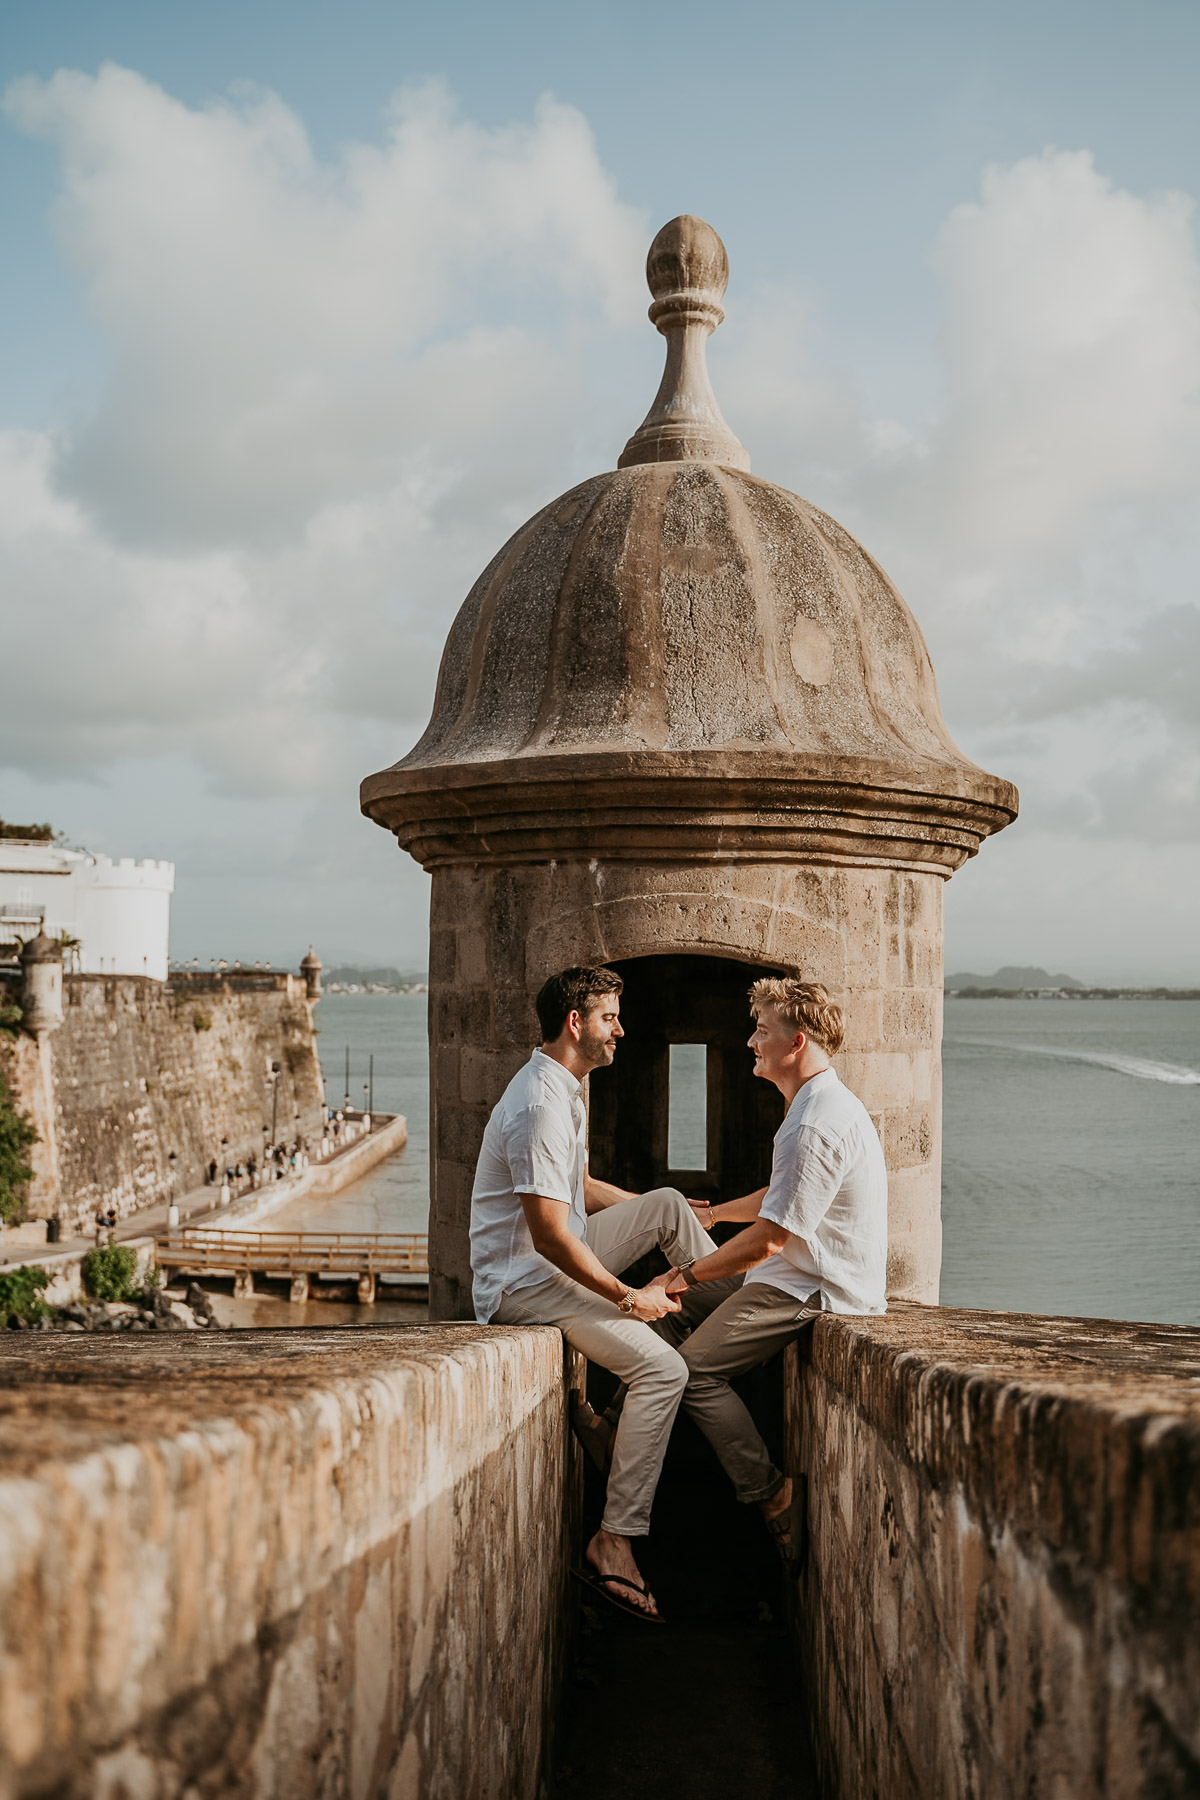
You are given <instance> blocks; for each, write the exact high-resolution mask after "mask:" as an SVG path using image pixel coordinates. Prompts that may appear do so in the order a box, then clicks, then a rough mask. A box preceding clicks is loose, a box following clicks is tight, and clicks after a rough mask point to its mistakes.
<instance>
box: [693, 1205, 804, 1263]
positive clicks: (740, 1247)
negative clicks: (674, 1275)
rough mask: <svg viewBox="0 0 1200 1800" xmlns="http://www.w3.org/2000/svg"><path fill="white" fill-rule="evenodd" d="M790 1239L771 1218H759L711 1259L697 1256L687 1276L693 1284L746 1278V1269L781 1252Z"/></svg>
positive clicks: (716, 1251) (723, 1245)
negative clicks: (740, 1276)
mask: <svg viewBox="0 0 1200 1800" xmlns="http://www.w3.org/2000/svg"><path fill="white" fill-rule="evenodd" d="M733 1204H735V1205H736V1202H734V1203H733ZM787 1240H788V1233H787V1232H786V1231H785V1230H784V1228H783V1226H782V1225H775V1224H772V1222H771V1220H770V1219H756V1220H755V1222H754V1224H753V1225H748V1226H747V1227H746V1229H745V1231H739V1232H738V1234H737V1236H736V1237H735V1238H730V1240H729V1242H728V1243H727V1244H722V1245H721V1247H720V1249H719V1250H714V1251H713V1252H712V1255H711V1256H698V1257H697V1258H696V1260H695V1262H694V1263H693V1264H692V1266H691V1268H690V1269H689V1270H688V1274H689V1275H690V1276H691V1278H692V1280H693V1281H723V1280H724V1278H725V1277H726V1276H727V1275H744V1274H745V1273H746V1270H747V1269H756V1268H757V1267H758V1265H759V1263H761V1262H766V1260H767V1258H768V1256H774V1255H775V1253H776V1251H778V1250H782V1249H783V1246H784V1245H785V1244H786V1243H787Z"/></svg>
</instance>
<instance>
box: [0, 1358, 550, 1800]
mask: <svg viewBox="0 0 1200 1800" xmlns="http://www.w3.org/2000/svg"><path fill="white" fill-rule="evenodd" d="M0 1384H2V1385H0V1645H2V1654H0V1796H3V1800H18V1797H21V1800H24V1797H26V1796H29V1797H32V1796H34V1795H38V1796H42V1795H47V1794H51V1793H53V1794H54V1795H56V1796H58V1797H59V1800H85V1797H86V1800H113V1797H114V1796H117V1795H121V1794H124V1795H127V1796H137V1797H138V1800H142V1797H143V1796H144V1797H145V1800H168V1797H174V1796H176V1795H183V1794H186V1795H187V1796H189V1800H209V1797H211V1800H218V1797H220V1800H228V1797H231V1796H237V1797H244V1800H251V1797H253V1800H268V1797H270V1800H308V1797H309V1796H313V1797H314V1800H315V1797H316V1796H321V1797H322V1800H335V1797H337V1800H340V1797H341V1796H347V1797H353V1800H375V1797H376V1796H378V1795H384V1794H386V1795H389V1796H392V1797H393V1800H417V1796H420V1797H421V1800H507V1797H508V1796H514V1797H515V1796H521V1797H522V1800H524V1797H525V1796H529V1797H530V1800H536V1797H537V1796H538V1795H539V1794H540V1793H542V1792H543V1791H544V1776H545V1757H546V1750H547V1747H548V1743H549V1737H548V1733H547V1729H546V1726H547V1717H548V1714H549V1712H550V1709H551V1708H552V1707H553V1704H554V1698H555V1687H556V1681H557V1671H558V1662H559V1656H560V1645H561V1640H560V1629H561V1626H560V1620H561V1614H562V1593H563V1586H564V1574H565V1567H564V1543H563V1540H564V1518H565V1513H564V1485H565V1479H566V1473H565V1472H566V1469H567V1467H568V1456H567V1433H566V1426H565V1408H564V1393H565V1389H564V1365H563V1346H562V1341H561V1339H560V1337H559V1336H558V1334H557V1332H553V1331H549V1330H545V1331H541V1330H525V1331H504V1330H502V1329H499V1328H495V1329H490V1330H487V1331H476V1330H474V1329H465V1330H464V1329H462V1328H459V1329H445V1328H443V1329H436V1328H429V1329H422V1328H407V1329H402V1330H396V1329H391V1330H389V1329H385V1328H366V1329H362V1330H357V1331H354V1332H337V1331H333V1332H330V1331H325V1332H322V1331H300V1330H291V1331H266V1332H236V1333H233V1332H230V1333H225V1332H212V1331H209V1332H203V1333H202V1332H195V1333H189V1332H184V1331H180V1332H179V1333H178V1334H177V1335H175V1336H172V1337H170V1338H167V1339H160V1338H138V1339H130V1338H116V1339H114V1338H104V1339H100V1338H89V1337H73V1338H62V1339H54V1338H50V1337H38V1338H36V1339H34V1340H30V1338H29V1337H28V1336H26V1335H24V1334H23V1335H21V1336H17V1335H16V1334H0Z"/></svg>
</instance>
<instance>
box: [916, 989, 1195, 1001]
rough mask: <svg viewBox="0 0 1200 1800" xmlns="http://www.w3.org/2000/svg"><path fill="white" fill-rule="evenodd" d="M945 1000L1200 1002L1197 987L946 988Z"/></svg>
mask: <svg viewBox="0 0 1200 1800" xmlns="http://www.w3.org/2000/svg"><path fill="white" fill-rule="evenodd" d="M945 991H946V998H947V1000H1200V988H1165V987H1156V988H1135V987H1119V988H1107V987H1046V988H1040V987H1038V988H1032V987H1031V988H1013V987H947V988H946V990H945Z"/></svg>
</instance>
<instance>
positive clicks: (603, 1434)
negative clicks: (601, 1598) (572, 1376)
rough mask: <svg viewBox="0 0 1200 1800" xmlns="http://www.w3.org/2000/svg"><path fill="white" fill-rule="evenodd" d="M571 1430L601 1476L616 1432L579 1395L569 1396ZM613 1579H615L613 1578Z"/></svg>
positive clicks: (607, 1466)
mask: <svg viewBox="0 0 1200 1800" xmlns="http://www.w3.org/2000/svg"><path fill="white" fill-rule="evenodd" d="M570 1412H571V1430H572V1431H573V1432H574V1433H575V1436H576V1438H577V1439H578V1440H579V1443H580V1444H581V1445H582V1447H583V1452H584V1455H585V1456H586V1457H587V1458H588V1460H589V1461H590V1462H592V1463H594V1464H595V1466H596V1468H597V1469H599V1471H600V1473H601V1475H607V1473H608V1471H609V1469H610V1468H611V1467H612V1447H613V1438H614V1437H615V1436H616V1431H615V1429H614V1427H613V1426H612V1425H610V1424H609V1422H608V1420H607V1419H605V1418H603V1417H601V1416H600V1414H598V1413H595V1412H593V1411H592V1409H591V1407H590V1406H589V1404H588V1402H587V1401H586V1400H584V1399H583V1398H582V1396H581V1395H579V1394H572V1395H571V1408H570ZM614 1579H615V1577H614Z"/></svg>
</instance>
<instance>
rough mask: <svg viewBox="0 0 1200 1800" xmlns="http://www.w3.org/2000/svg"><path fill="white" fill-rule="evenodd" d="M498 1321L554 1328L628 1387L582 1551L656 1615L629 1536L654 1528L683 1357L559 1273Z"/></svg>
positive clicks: (510, 1303) (625, 1594)
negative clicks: (599, 1503)
mask: <svg viewBox="0 0 1200 1800" xmlns="http://www.w3.org/2000/svg"><path fill="white" fill-rule="evenodd" d="M495 1323H496V1324H498V1325H534V1324H538V1325H557V1326H558V1328H559V1330H560V1331H561V1332H562V1334H563V1336H564V1337H565V1338H566V1340H567V1342H568V1343H569V1344H571V1345H572V1346H573V1347H574V1348H575V1349H576V1350H579V1351H581V1352H582V1353H583V1355H584V1356H586V1357H587V1359H588V1361H589V1362H594V1363H596V1364H598V1366H599V1367H600V1368H602V1369H608V1370H610V1371H611V1372H612V1373H613V1374H614V1375H616V1376H617V1377H618V1378H619V1380H620V1381H622V1382H623V1383H624V1384H625V1386H626V1388H627V1394H626V1399H625V1408H624V1412H623V1414H622V1417H621V1427H620V1430H619V1431H618V1432H617V1435H616V1440H615V1442H614V1445H613V1459H612V1468H611V1470H610V1471H609V1476H608V1491H607V1494H606V1497H605V1506H604V1517H603V1520H602V1521H601V1525H600V1529H599V1531H598V1532H597V1533H596V1535H595V1537H593V1539H592V1541H591V1543H590V1544H589V1545H588V1547H587V1550H586V1552H585V1556H586V1559H587V1561H588V1563H589V1564H590V1565H591V1567H592V1568H593V1569H594V1570H595V1571H596V1572H597V1574H599V1575H600V1576H601V1577H602V1578H604V1579H606V1580H610V1581H611V1582H612V1583H613V1586H612V1589H611V1591H612V1593H613V1594H614V1596H615V1597H617V1598H620V1599H622V1600H625V1601H626V1602H628V1603H632V1604H634V1605H637V1606H638V1607H639V1609H640V1610H643V1611H647V1612H655V1611H656V1610H657V1609H656V1607H655V1605H654V1600H653V1596H652V1595H650V1594H649V1593H648V1591H647V1590H646V1589H645V1588H644V1585H643V1583H642V1581H641V1578H640V1576H639V1574H638V1569H637V1564H636V1563H635V1562H634V1559H633V1551H632V1548H631V1546H630V1542H629V1540H630V1539H631V1538H635V1537H645V1536H646V1534H647V1532H648V1531H649V1530H650V1509H651V1506H652V1505H653V1502H654V1491H655V1489H656V1488H657V1486H658V1478H659V1475H660V1473H661V1471H662V1463H663V1457H664V1456H665V1455H666V1449H667V1439H668V1437H669V1436H670V1434H671V1426H672V1425H673V1424H674V1422H675V1414H676V1412H677V1411H678V1410H679V1401H680V1396H681V1395H682V1393H683V1388H684V1383H685V1382H686V1381H687V1367H686V1365H685V1364H684V1361H683V1358H682V1357H681V1356H680V1354H679V1352H678V1351H677V1350H673V1349H672V1348H671V1346H670V1345H669V1344H665V1343H664V1342H663V1340H662V1339H661V1338H660V1337H658V1336H656V1335H655V1333H654V1332H653V1331H651V1329H650V1327H649V1326H648V1325H644V1324H643V1323H642V1322H641V1320H639V1319H626V1318H622V1316H621V1315H620V1313H618V1311H617V1309H616V1307H615V1306H613V1305H612V1303H611V1302H610V1301H608V1300H603V1299H601V1298H600V1297H599V1295H597V1294H590V1293H589V1292H588V1291H587V1289H586V1288H584V1287H581V1286H580V1284H579V1283H578V1282H576V1281H571V1280H569V1279H568V1278H567V1277H565V1276H562V1275H555V1276H552V1277H551V1278H550V1279H549V1280H547V1281H542V1282H538V1283H537V1285H536V1286H532V1287H525V1288H520V1289H518V1291H517V1292H516V1293H515V1294H505V1295H504V1297H503V1298H502V1300H501V1302H500V1306H499V1309H498V1311H497V1313H496V1315H495Z"/></svg>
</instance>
